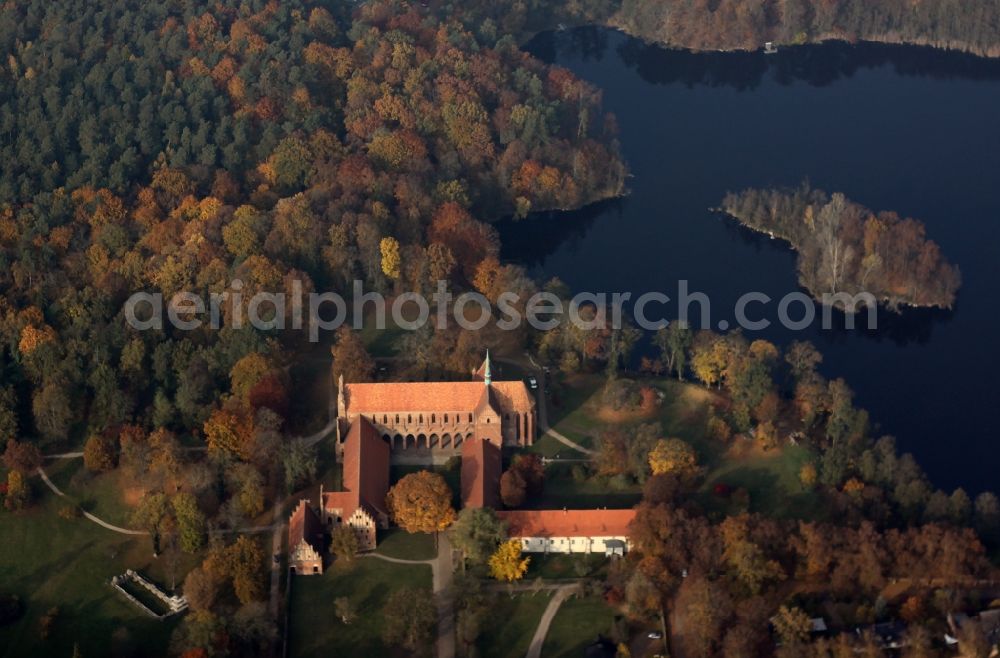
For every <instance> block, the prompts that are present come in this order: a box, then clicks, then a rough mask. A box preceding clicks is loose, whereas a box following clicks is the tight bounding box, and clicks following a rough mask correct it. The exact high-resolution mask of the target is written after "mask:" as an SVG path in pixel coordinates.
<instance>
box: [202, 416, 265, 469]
mask: <svg viewBox="0 0 1000 658" xmlns="http://www.w3.org/2000/svg"><path fill="white" fill-rule="evenodd" d="M202 429H203V430H204V432H205V439H206V441H207V442H208V451H209V453H210V454H213V455H217V456H220V457H227V458H236V459H249V458H250V448H251V443H250V442H251V438H252V433H253V421H252V419H251V418H250V416H249V414H248V413H246V411H245V410H238V411H229V410H227V409H216V410H214V411H213V412H212V414H211V415H210V416H209V418H208V420H206V421H205V425H204V426H203V428H202Z"/></svg>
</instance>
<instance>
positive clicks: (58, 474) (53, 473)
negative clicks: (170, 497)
mask: <svg viewBox="0 0 1000 658" xmlns="http://www.w3.org/2000/svg"><path fill="white" fill-rule="evenodd" d="M45 472H46V473H47V474H48V476H49V478H50V479H51V480H52V482H53V483H55V485H56V486H57V487H59V489H60V490H61V491H62V492H63V493H64V494H66V495H67V496H68V497H69V498H71V499H72V500H73V501H74V502H75V503H76V504H77V505H79V506H80V509H83V510H86V511H88V512H90V513H91V514H94V515H95V516H98V517H100V518H101V519H104V520H105V521H107V522H108V523H112V524H114V525H117V526H121V527H123V528H129V527H131V525H130V519H131V516H132V510H133V507H132V505H130V504H129V502H128V501H127V500H126V489H125V483H124V482H123V475H122V472H121V471H120V470H118V469H115V470H113V471H110V472H108V473H91V472H90V471H88V470H87V469H86V467H85V466H84V465H83V460H82V459H59V460H53V461H48V462H46V463H45ZM140 497H141V494H140V493H139V492H138V491H137V492H135V496H134V498H135V501H136V502H138V500H139V498H140ZM65 502H66V503H69V501H68V500H66V501H65Z"/></svg>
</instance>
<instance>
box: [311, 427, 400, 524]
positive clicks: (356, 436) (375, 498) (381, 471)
mask: <svg viewBox="0 0 1000 658" xmlns="http://www.w3.org/2000/svg"><path fill="white" fill-rule="evenodd" d="M343 469H344V477H343V483H344V489H345V490H344V491H337V492H330V493H324V494H323V507H324V508H326V509H330V508H334V507H338V508H341V509H343V518H344V519H347V518H348V517H350V516H351V515H352V514H354V511H355V510H356V509H357V508H358V507H365V508H366V509H367V510H368V511H369V512H370V513H371V512H379V513H381V514H386V511H385V494H386V493H387V492H388V491H389V444H388V443H386V442H385V441H383V440H382V437H380V436H379V434H378V432H377V431H376V430H375V428H374V427H373V426H372V424H371V423H369V422H368V420H367V419H365V418H364V417H360V418H358V419H357V420H355V421H354V422H353V423H351V428H350V430H348V432H347V439H346V440H345V441H344V453H343Z"/></svg>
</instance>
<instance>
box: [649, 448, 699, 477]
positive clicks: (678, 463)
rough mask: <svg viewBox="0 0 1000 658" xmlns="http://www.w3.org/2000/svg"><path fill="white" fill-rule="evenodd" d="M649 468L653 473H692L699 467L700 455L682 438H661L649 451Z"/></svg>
mask: <svg viewBox="0 0 1000 658" xmlns="http://www.w3.org/2000/svg"><path fill="white" fill-rule="evenodd" d="M649 468H650V470H651V471H652V472H653V475H665V474H676V475H686V474H691V473H693V472H695V471H696V470H697V468H698V457H697V455H695V452H694V448H692V447H691V446H690V445H688V444H687V443H685V442H684V441H681V440H680V439H660V440H659V441H657V442H656V445H655V446H653V449H652V450H650V451H649Z"/></svg>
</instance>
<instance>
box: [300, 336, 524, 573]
mask: <svg viewBox="0 0 1000 658" xmlns="http://www.w3.org/2000/svg"><path fill="white" fill-rule="evenodd" d="M337 416H338V419H337V441H336V450H337V455H338V457H339V459H340V462H341V464H342V465H343V488H344V491H337V492H323V490H322V488H321V489H320V501H319V503H320V509H319V513H318V514H317V513H316V512H313V510H312V509H311V508H310V507H309V505H308V501H302V502H300V504H299V506H298V507H297V508H296V510H295V512H294V513H293V514H292V517H291V519H290V520H289V526H288V548H289V555H290V562H291V565H290V566H291V570H292V573H298V574H312V573H322V559H321V553H322V550H321V549H322V539H321V537H322V533H321V532H320V531H319V529H322V528H325V529H326V530H329V529H332V528H334V527H336V526H337V525H339V524H347V525H349V526H350V527H352V528H353V529H354V531H355V532H356V533H357V535H358V540H359V541H358V543H359V546H360V548H361V550H370V549H373V548H375V542H376V535H377V531H378V528H386V527H388V524H389V517H388V513H387V511H386V509H385V494H386V493H387V492H388V490H389V463H390V457H391V453H394V452H395V453H399V454H405V455H407V456H408V457H409V458H410V463H413V462H414V460H416V461H421V460H425V461H426V463H428V464H430V463H433V462H434V461H435V458H437V457H451V456H461V458H462V502H463V506H465V507H482V506H484V505H485V506H490V507H499V491H500V470H501V454H500V449H501V448H502V447H504V446H512V447H523V446H530V445H531V444H532V443H534V440H535V431H536V424H537V414H536V406H535V397H534V396H533V395H532V394H531V393H530V392H529V391H528V388H527V386H525V384H524V382H522V381H493V373H492V365H491V363H490V356H489V353H488V352H487V354H486V360H485V361H483V364H482V365H481V366H480V367H479V368H478V369H477V370H476V371H475V372H474V373H473V379H472V381H466V382H413V383H379V384H345V383H344V381H343V377H341V378H340V380H339V381H338V382H337Z"/></svg>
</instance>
